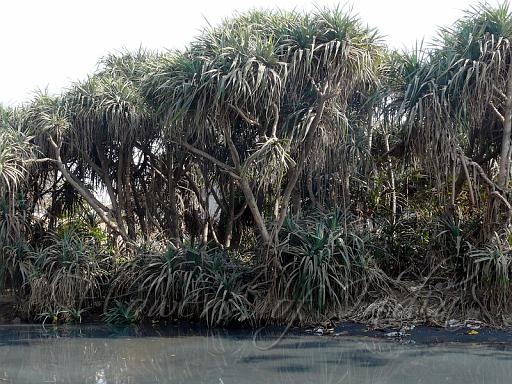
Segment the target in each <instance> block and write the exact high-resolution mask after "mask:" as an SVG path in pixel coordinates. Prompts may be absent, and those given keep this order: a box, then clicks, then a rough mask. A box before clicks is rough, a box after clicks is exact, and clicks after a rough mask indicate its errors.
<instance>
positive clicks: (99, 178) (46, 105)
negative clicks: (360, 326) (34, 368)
mask: <svg viewBox="0 0 512 384" xmlns="http://www.w3.org/2000/svg"><path fill="white" fill-rule="evenodd" d="M511 37H512V14H511V13H510V10H509V8H508V4H503V5H500V6H497V7H490V6H487V5H480V6H478V7H476V8H474V9H472V10H470V11H469V12H468V13H467V14H466V16H465V17H463V18H462V19H460V20H459V21H457V22H456V23H455V24H454V25H453V26H451V27H450V28H445V29H442V30H441V31H440V32H439V34H438V38H437V39H436V41H435V42H434V43H433V44H432V45H431V46H429V47H427V48H422V47H418V48H417V49H416V50H413V51H408V52H394V51H390V50H389V49H387V47H386V46H385V44H384V42H383V40H382V39H381V38H380V37H379V34H378V32H377V31H376V30H374V29H371V28H369V27H367V26H366V24H364V23H363V22H362V21H361V20H360V19H359V18H358V17H356V16H353V15H352V14H350V13H347V12H346V11H344V10H343V9H318V10H317V11H315V12H313V13H300V12H295V11H293V12H287V11H252V12H249V13H247V14H242V15H239V16H236V17H235V18H233V19H231V20H227V21H225V22H224V23H223V24H222V25H220V26H218V27H211V28H208V29H206V30H204V32H203V33H202V34H201V36H200V37H198V38H197V39H195V40H194V41H193V42H192V43H191V44H190V45H189V47H188V48H187V49H186V50H184V51H178V52H171V53H165V54H159V53H152V52H145V51H139V52H134V53H126V54H122V55H111V56H108V57H106V58H104V59H103V60H102V61H101V67H100V68H101V69H100V70H99V71H98V72H96V73H94V74H92V75H91V76H90V77H88V78H87V79H86V80H84V81H82V82H80V83H76V84H73V85H72V86H71V87H70V88H69V89H68V90H66V91H65V92H64V93H62V94H61V95H58V96H52V95H48V94H44V93H42V94H38V95H37V96H36V97H35V98H34V99H33V100H32V101H30V102H28V103H26V104H24V105H22V106H19V107H17V108H2V109H1V111H0V112H1V120H0V199H1V200H0V260H1V268H0V276H1V281H2V285H1V286H2V287H3V289H4V290H8V291H10V292H13V293H15V294H16V295H17V296H18V297H19V298H20V300H19V307H20V311H22V312H23V313H24V314H25V315H26V316H28V317H35V316H40V317H42V318H46V317H52V318H55V319H60V318H65V319H67V320H70V321H76V320H79V319H80V318H81V317H82V315H84V314H86V313H92V314H98V313H101V312H103V316H104V318H105V320H107V321H110V322H123V321H124V322H131V321H136V320H140V319H142V318H172V319H175V318H181V319H183V318H193V319H202V320H204V321H206V322H207V323H208V324H210V325H214V324H225V323H230V322H237V321H238V322H244V323H250V324H255V323H258V322H282V321H285V320H296V321H312V320H317V319H323V318H342V317H351V318H355V319H358V320H363V321H369V320H375V319H389V318H392V319H399V320H411V319H419V320H422V321H432V322H441V321H443V320H444V319H446V318H447V317H456V316H460V317H467V316H479V317H480V318H482V319H484V320H486V321H490V322H507V316H508V315H507V313H508V312H507V310H508V309H509V308H510V288H511V283H510V277H511V266H510V264H511V261H512V253H511V241H512V237H511V232H510V224H511V223H510V220H511V217H512V206H511V203H510V198H511V196H512V195H511V190H510V171H511V164H510V163H511V158H512V153H511V152H512V144H511V140H512V135H511V133H512V66H511V65H512V60H511V59H512V47H511V45H510V38H511Z"/></svg>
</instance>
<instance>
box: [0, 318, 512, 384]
mask: <svg viewBox="0 0 512 384" xmlns="http://www.w3.org/2000/svg"><path fill="white" fill-rule="evenodd" d="M272 343H275V344H276V345H275V346H273V347H271V348H269V346H271V345H272ZM511 381H512V346H511V348H510V349H509V348H508V347H507V346H485V345H473V344H449V345H442V346H426V345H412V344H405V345H404V344H399V343H395V342H387V341H378V340H375V339H370V338H348V337H326V336H324V337H317V336H301V335H288V336H285V337H284V338H282V339H280V340H279V332H277V331H275V330H274V331H263V332H262V333H261V334H259V335H258V337H257V338H256V339H254V338H253V334H252V333H251V332H248V331H213V332H207V331H205V330H201V329H192V328H183V327H181V328H176V327H174V328H173V327H170V328H165V329H160V330H159V329H152V328H142V329H141V328H138V329H134V328H129V329H113V328H108V327H97V326H84V327H58V328H53V327H46V328H42V327H34V326H0V383H30V384H33V383H96V384H118V383H134V384H135V383H137V384H145V383H216V384H221V383H224V384H231V383H233V384H234V383H294V384H296V383H349V384H357V383H375V384H376V383H379V384H411V383H422V384H430V383H432V384H440V383H451V384H458V383H460V384H462V383H464V384H472V383H482V384H483V383H486V384H487V383H510V382H511Z"/></svg>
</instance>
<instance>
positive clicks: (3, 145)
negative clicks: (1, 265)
mask: <svg viewBox="0 0 512 384" xmlns="http://www.w3.org/2000/svg"><path fill="white" fill-rule="evenodd" d="M31 139H32V137H31V135H30V131H29V130H28V129H27V127H26V125H24V124H23V119H22V118H21V115H20V113H19V111H17V110H12V109H4V108H3V107H1V106H0V248H2V247H3V246H5V245H7V244H10V243H11V242H13V241H16V240H18V239H19V238H20V237H21V236H22V235H23V234H24V227H25V224H26V220H25V219H26V217H25V216H26V215H25V212H20V211H19V209H18V208H20V204H21V205H22V204H23V202H22V200H23V198H21V199H20V194H19V193H20V191H22V190H23V186H24V184H25V181H26V176H27V173H28V171H29V169H30V168H31V167H32V166H33V165H34V164H33V163H34V160H35V155H36V148H35V146H34V145H33V143H32V142H31Z"/></svg>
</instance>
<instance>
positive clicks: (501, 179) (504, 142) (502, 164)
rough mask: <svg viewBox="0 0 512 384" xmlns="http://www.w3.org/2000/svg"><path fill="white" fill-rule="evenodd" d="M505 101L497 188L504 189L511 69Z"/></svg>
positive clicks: (511, 100) (511, 119) (510, 127)
mask: <svg viewBox="0 0 512 384" xmlns="http://www.w3.org/2000/svg"><path fill="white" fill-rule="evenodd" d="M506 95H507V100H506V102H505V109H504V111H503V117H504V122H503V136H502V139H501V156H500V167H499V173H498V186H499V187H501V188H506V185H507V182H508V174H509V172H510V146H511V143H510V135H511V133H512V68H509V70H508V78H507V94H506Z"/></svg>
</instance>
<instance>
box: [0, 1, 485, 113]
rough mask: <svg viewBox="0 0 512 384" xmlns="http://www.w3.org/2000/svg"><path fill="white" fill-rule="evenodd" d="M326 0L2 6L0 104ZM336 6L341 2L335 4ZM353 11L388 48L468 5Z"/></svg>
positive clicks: (357, 7) (357, 4) (379, 5)
mask: <svg viewBox="0 0 512 384" xmlns="http://www.w3.org/2000/svg"><path fill="white" fill-rule="evenodd" d="M337 3H338V2H337V1H329V0H316V1H315V0H312V1H311V0H281V1H276V0H210V1H205V0H178V1H170V0H167V1H164V0H144V1H134V0H2V1H0V38H1V40H0V41H1V43H0V49H1V53H2V54H1V55H0V103H3V104H4V105H9V104H15V103H18V102H21V101H24V100H27V99H28V98H30V97H31V96H32V94H33V92H34V91H35V90H37V89H45V88H48V89H49V90H50V91H51V92H59V91H60V90H62V89H63V88H64V87H66V86H68V85H69V84H70V83H71V82H72V81H75V80H79V79H82V78H84V77H85V76H86V75H87V74H88V73H91V72H92V71H94V70H95V69H96V63H97V62H98V59H99V58H100V57H102V56H104V55H105V54H106V53H108V52H114V51H119V50H122V49H124V48H127V49H137V48H138V47H139V46H143V47H145V48H150V49H157V50H163V49H172V48H181V47H183V46H184V45H186V44H187V42H189V41H190V40H191V39H192V38H193V37H194V36H196V35H197V34H198V31H199V30H200V29H201V28H202V27H204V26H205V25H206V21H205V19H207V20H208V21H209V22H210V23H212V24H215V23H218V22H219V21H220V20H221V19H223V18H225V17H228V16H230V15H232V14H233V13H234V12H235V11H244V10H247V9H250V8H277V7H280V8H286V9H291V8H297V9H311V8H313V7H314V5H313V4H318V5H333V4H337ZM342 3H343V0H342ZM349 3H350V4H352V6H353V9H354V11H355V12H356V13H358V14H359V15H360V16H361V18H362V19H363V20H364V21H366V22H367V23H368V24H369V25H371V26H374V27H377V28H378V29H379V30H380V32H381V34H383V35H385V36H387V39H386V40H387V42H388V43H389V44H390V45H392V46H395V47H399V48H402V47H411V46H413V45H414V44H415V42H416V41H417V40H421V39H423V38H425V39H426V40H427V41H428V40H429V38H430V37H431V36H432V34H433V33H435V31H436V27H437V26H444V25H449V24H451V23H452V22H453V21H454V20H456V19H457V18H458V17H459V16H460V15H461V14H462V12H461V10H463V9H467V8H468V7H469V6H471V5H474V4H476V1H475V0H352V1H350V2H349Z"/></svg>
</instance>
